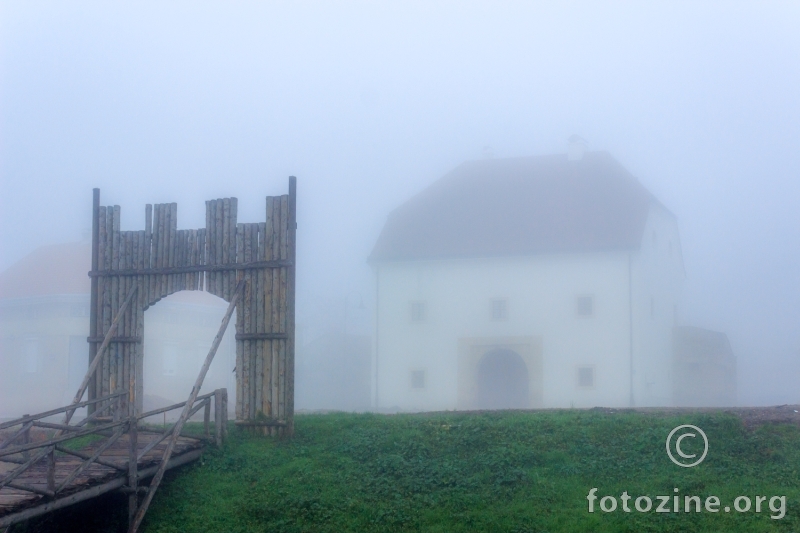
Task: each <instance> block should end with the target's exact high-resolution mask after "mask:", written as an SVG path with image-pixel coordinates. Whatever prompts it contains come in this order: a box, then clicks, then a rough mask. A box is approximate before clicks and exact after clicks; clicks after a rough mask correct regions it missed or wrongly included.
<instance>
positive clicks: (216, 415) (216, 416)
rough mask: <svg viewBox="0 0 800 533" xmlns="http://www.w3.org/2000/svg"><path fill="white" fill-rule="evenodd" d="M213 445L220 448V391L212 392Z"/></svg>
mask: <svg viewBox="0 0 800 533" xmlns="http://www.w3.org/2000/svg"><path fill="white" fill-rule="evenodd" d="M214 443H215V444H216V445H217V447H220V446H222V389H217V390H215V391H214Z"/></svg>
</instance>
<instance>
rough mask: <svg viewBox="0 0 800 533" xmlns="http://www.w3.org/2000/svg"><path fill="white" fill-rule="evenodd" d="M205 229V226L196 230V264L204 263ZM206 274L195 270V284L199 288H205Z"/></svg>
mask: <svg viewBox="0 0 800 533" xmlns="http://www.w3.org/2000/svg"><path fill="white" fill-rule="evenodd" d="M205 253H206V230H205V228H203V229H200V230H198V231H197V263H198V265H205V264H206V255H205ZM205 281H206V276H205V272H203V271H202V270H201V271H198V272H197V286H198V289H199V290H201V291H202V290H204V289H205V285H204V284H205Z"/></svg>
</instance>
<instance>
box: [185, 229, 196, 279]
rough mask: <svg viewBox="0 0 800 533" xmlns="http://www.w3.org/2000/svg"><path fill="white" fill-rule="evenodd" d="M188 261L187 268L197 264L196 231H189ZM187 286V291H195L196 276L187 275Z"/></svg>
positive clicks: (194, 274) (193, 273) (193, 274)
mask: <svg viewBox="0 0 800 533" xmlns="http://www.w3.org/2000/svg"><path fill="white" fill-rule="evenodd" d="M188 239H189V242H188V248H189V252H188V253H189V260H188V266H195V265H196V264H197V230H194V229H193V230H191V231H189V237H188ZM187 286H188V289H189V290H192V291H194V290H197V274H196V273H195V272H190V273H189V274H188V275H187Z"/></svg>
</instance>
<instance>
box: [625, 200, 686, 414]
mask: <svg viewBox="0 0 800 533" xmlns="http://www.w3.org/2000/svg"><path fill="white" fill-rule="evenodd" d="M684 278H685V274H684V267H683V257H682V255H681V246H680V235H679V233H678V224H677V221H676V220H675V217H674V216H673V215H672V214H671V213H669V212H668V211H667V210H666V209H665V208H663V207H661V206H660V205H658V204H654V206H653V208H652V209H651V210H650V214H649V216H648V219H647V224H646V226H645V230H644V232H643V235H642V244H641V248H640V250H639V251H638V252H636V253H634V254H633V255H632V280H633V310H634V313H633V322H634V327H633V333H634V334H633V339H634V340H633V353H634V382H635V384H636V385H635V389H634V403H635V405H637V406H654V405H672V404H673V398H672V385H673V384H672V328H673V326H675V325H676V321H677V320H678V319H679V316H680V298H681V289H682V287H683V282H684Z"/></svg>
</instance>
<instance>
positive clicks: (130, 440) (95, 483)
mask: <svg viewBox="0 0 800 533" xmlns="http://www.w3.org/2000/svg"><path fill="white" fill-rule="evenodd" d="M122 396H124V393H118V394H114V395H109V396H105V397H102V398H97V399H95V400H90V401H86V402H81V403H79V404H74V405H70V406H67V407H62V408H60V409H54V410H51V411H48V412H45V413H40V414H37V415H32V416H24V417H22V418H19V419H17V420H11V421H9V422H5V423H3V424H0V431H2V432H4V433H5V434H6V436H7V437H6V438H5V439H4V440H0V479H2V481H0V531H3V530H4V529H5V528H7V527H9V526H11V525H12V524H15V523H18V522H21V521H24V520H27V519H29V518H33V517H35V516H39V515H42V514H45V513H48V512H50V511H54V510H56V509H60V508H62V507H65V506H68V505H71V504H73V503H77V502H80V501H83V500H87V499H90V498H94V497H96V496H99V495H101V494H104V493H106V492H110V491H114V490H122V491H127V492H131V489H130V487H131V485H133V486H138V485H139V482H141V481H144V480H146V479H147V478H151V477H153V475H154V474H155V473H156V471H157V470H158V468H159V466H160V464H161V462H162V460H163V458H164V456H165V452H166V448H167V446H168V442H167V439H168V437H170V436H171V435H172V434H173V432H174V430H175V425H172V426H171V427H169V428H166V429H161V428H155V427H148V426H147V425H142V422H144V421H146V419H147V418H149V417H152V416H155V415H159V414H161V413H166V412H168V411H172V410H175V409H180V408H182V407H185V405H186V402H183V403H178V404H175V405H171V406H168V407H164V408H161V409H156V410H154V411H149V412H147V413H143V414H141V415H138V416H135V417H133V418H122V419H120V418H119V417H118V416H116V417H115V416H113V415H112V416H108V417H104V416H103V415H106V414H109V411H111V407H112V406H118V405H121V404H123V403H124V402H123V400H124V398H122ZM227 396H228V395H227V391H226V390H225V389H218V390H216V391H214V392H212V393H210V394H205V395H202V396H198V397H197V398H196V400H195V402H194V404H193V405H192V408H191V409H190V410H189V411H188V413H189V417H191V416H192V415H194V414H195V413H197V412H199V411H200V410H201V409H202V410H204V417H203V420H204V431H203V433H202V434H199V435H191V436H189V435H184V434H180V435H178V436H177V438H176V441H175V445H174V449H173V450H172V454H171V457H170V458H169V460H168V461H167V464H166V469H170V468H174V467H177V466H180V465H183V464H186V463H189V462H191V461H194V460H196V459H198V458H199V457H200V454H201V453H202V451H203V448H204V446H205V445H206V444H215V445H220V444H221V443H222V441H223V440H224V438H225V435H226V429H227V403H228V398H227ZM100 402H107V403H106V407H105V408H101V409H98V410H96V411H95V412H94V413H93V414H92V415H91V416H89V417H87V418H85V419H83V420H81V421H80V422H78V423H76V424H72V425H69V424H57V423H53V422H48V421H46V420H47V419H51V418H52V417H54V416H57V415H60V414H63V413H66V412H67V411H69V410H72V409H76V408H79V407H87V406H89V405H93V404H96V403H100ZM212 404H213V410H212ZM212 412H213V420H212ZM116 414H117V415H118V414H119V411H118V410H116ZM115 418H116V420H115ZM212 423H213V433H212V428H211V424H212ZM131 428H135V429H134V430H133V431H131ZM56 432H61V434H60V435H56ZM87 441H88V442H87ZM131 481H133V483H131ZM138 491H139V492H146V491H147V487H139V489H138Z"/></svg>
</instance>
